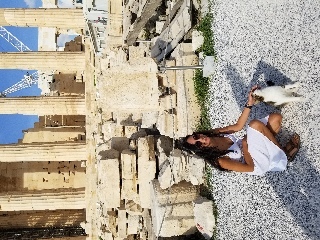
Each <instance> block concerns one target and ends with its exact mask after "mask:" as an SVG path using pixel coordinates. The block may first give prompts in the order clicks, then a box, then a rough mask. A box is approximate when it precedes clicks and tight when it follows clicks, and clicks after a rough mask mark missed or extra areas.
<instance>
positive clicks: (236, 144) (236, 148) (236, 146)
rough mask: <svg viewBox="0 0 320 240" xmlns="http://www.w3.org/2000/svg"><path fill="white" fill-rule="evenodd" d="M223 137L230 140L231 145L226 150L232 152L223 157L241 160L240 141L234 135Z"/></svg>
mask: <svg viewBox="0 0 320 240" xmlns="http://www.w3.org/2000/svg"><path fill="white" fill-rule="evenodd" d="M224 137H227V138H229V139H231V141H232V142H233V144H232V145H231V146H230V147H229V148H228V150H232V151H233V152H229V153H227V154H226V155H225V156H228V157H229V158H232V159H236V160H242V159H241V158H242V156H243V155H242V139H241V138H237V137H236V136H235V135H234V134H225V135H224Z"/></svg>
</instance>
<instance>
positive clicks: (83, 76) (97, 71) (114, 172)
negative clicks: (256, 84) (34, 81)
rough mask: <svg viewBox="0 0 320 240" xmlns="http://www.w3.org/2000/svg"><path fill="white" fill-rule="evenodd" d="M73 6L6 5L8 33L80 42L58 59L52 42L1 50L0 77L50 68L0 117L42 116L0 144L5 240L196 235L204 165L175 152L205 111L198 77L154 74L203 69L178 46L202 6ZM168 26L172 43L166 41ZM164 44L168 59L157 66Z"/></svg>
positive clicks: (0, 101)
mask: <svg viewBox="0 0 320 240" xmlns="http://www.w3.org/2000/svg"><path fill="white" fill-rule="evenodd" d="M54 2H55V1H53V3H51V5H50V6H52V4H53V5H54ZM182 2H184V3H183V4H182ZM175 4H176V5H175ZM75 7H76V8H70V9H63V8H52V7H49V8H45V4H44V8H39V9H0V25H3V26H35V27H39V32H41V31H42V32H43V33H45V32H47V33H49V32H51V33H53V34H51V35H50V34H48V35H47V36H52V35H53V36H54V37H55V36H58V35H59V34H61V33H64V32H66V31H69V30H73V31H74V32H76V33H78V34H79V37H77V38H76V39H75V40H73V41H71V42H69V43H66V45H65V48H64V49H63V51H57V50H55V49H53V48H52V45H53V44H51V45H50V44H48V43H46V44H47V45H44V44H42V45H39V51H37V52H18V53H16V52H12V53H11V52H10V53H9V52H8V53H0V54H1V58H0V59H1V60H0V68H2V69H24V70H30V69H31V70H39V71H42V72H46V71H52V70H54V72H53V73H52V77H50V78H49V80H48V82H46V83H43V82H42V83H41V84H43V85H47V89H48V91H47V92H44V93H42V95H41V96H34V97H3V98H0V105H1V106H0V113H1V114H15V113H19V114H32V115H38V116H39V121H38V122H36V123H35V125H34V128H31V129H26V130H25V131H24V137H23V139H21V140H19V142H18V143H16V144H7V145H1V146H0V156H1V163H0V169H1V180H2V184H1V194H0V209H1V211H0V229H2V230H3V234H8V235H3V236H7V237H8V236H13V235H14V233H13V232H12V231H11V230H12V229H17V230H16V232H19V231H21V229H29V230H27V232H28V231H29V232H28V233H31V232H32V231H33V230H34V231H36V230H37V231H39V233H38V235H37V236H40V235H41V229H42V230H48V229H51V230H50V231H51V232H52V235H51V236H58V235H59V234H57V232H55V231H54V230H53V229H56V228H58V229H59V228H61V229H64V230H65V231H69V232H72V231H73V233H74V236H75V237H74V238H73V237H64V238H62V239H77V240H81V239H95V240H96V239H106V240H109V239H110V240H113V239H158V238H161V237H173V236H179V235H188V234H192V233H194V232H196V231H197V227H198V226H197V224H196V222H195V216H194V204H195V203H197V204H198V205H199V204H200V205H201V204H202V202H201V201H199V185H200V184H202V183H203V173H204V167H205V165H204V162H203V161H202V160H201V159H198V158H194V157H190V156H187V155H185V154H184V153H183V152H181V151H180V150H174V149H173V140H174V139H177V138H179V137H182V136H185V135H186V134H190V133H192V131H193V130H194V129H195V127H196V124H197V121H198V116H199V115H200V114H199V112H200V109H199V107H198V105H197V104H196V101H195V99H194V89H193V80H192V77H193V74H194V71H193V70H192V69H186V70H184V71H166V72H162V71H159V65H160V64H165V65H166V66H189V65H198V57H197V55H196V54H195V53H194V51H192V44H191V43H190V42H189V43H184V42H181V39H182V38H183V36H184V35H185V34H186V33H187V32H188V31H189V30H190V28H191V25H192V24H191V22H192V20H191V19H190V18H191V15H190V14H186V13H190V12H191V11H192V8H193V7H195V5H194V4H193V3H192V1H173V2H169V1H154V3H153V4H148V1H134V0H132V1H131V0H130V1H123V2H122V1H118V0H109V1H108V4H107V5H103V4H101V6H100V7H101V8H99V4H98V1H96V5H95V6H93V5H92V3H91V1H89V0H88V1H86V4H83V5H81V4H80V6H79V4H78V5H76V6H75ZM88 9H90V13H88V12H87V11H88ZM171 9H174V11H175V14H174V15H175V16H176V18H175V17H174V16H171V15H170V14H169V13H170V10H171ZM95 13H96V14H95ZM100 13H101V14H102V15H103V13H107V16H108V19H107V20H105V19H104V18H102V17H100V16H102V15H100V16H99V14H100ZM90 14H91V15H90ZM59 16H61V17H59ZM143 16H145V17H146V16H148V18H143ZM170 16H171V17H172V19H170ZM66 17H67V19H66ZM150 19H151V20H152V21H149V20H150ZM147 20H148V21H147ZM181 21H183V22H184V24H183V26H184V27H183V31H182V32H181V26H180V25H179V24H181ZM146 26H148V27H146ZM52 29H54V30H52ZM169 30H170V31H171V35H170V37H169V38H170V41H169V40H166V39H167V38H166V37H163V38H161V34H162V35H166V32H168V31H169ZM151 35H152V36H151ZM159 36H160V37H159ZM175 36H179V39H176V38H175ZM50 41H55V39H53V40H52V39H51V40H50ZM159 41H160V42H161V43H162V45H161V47H162V48H159V47H158V50H159V49H160V50H159V51H155V46H158V45H157V44H158V43H159ZM165 41H167V42H165ZM166 44H170V58H169V59H166V61H162V60H164V56H168V55H167V53H163V52H162V51H163V50H164V49H165V48H163V47H165V46H166ZM151 49H153V52H154V53H155V52H156V53H157V57H155V56H152V53H151V52H152V51H151ZM168 53H169V52H168ZM48 63H50V64H48ZM39 86H40V83H39ZM204 204H207V205H205V208H206V209H207V210H208V203H206V202H204ZM209 206H210V203H209ZM211 206H212V204H211ZM207 210H205V211H207ZM209 210H210V207H209ZM211 210H212V209H211ZM198 212H199V210H198ZM209 217H210V216H209ZM19 229H20V230H19ZM35 229H36V230H35ZM39 229H40V230H39ZM2 230H1V231H2ZM48 231H49V230H48ZM0 234H1V233H0ZM10 234H11V235H10ZM69 236H72V234H71V235H69ZM35 239H36V238H35ZM59 239H61V238H59Z"/></svg>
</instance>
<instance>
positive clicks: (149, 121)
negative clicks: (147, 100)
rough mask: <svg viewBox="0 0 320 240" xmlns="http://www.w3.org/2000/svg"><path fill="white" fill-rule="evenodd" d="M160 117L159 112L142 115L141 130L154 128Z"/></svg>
mask: <svg viewBox="0 0 320 240" xmlns="http://www.w3.org/2000/svg"><path fill="white" fill-rule="evenodd" d="M158 116H159V112H158V111H153V112H145V113H142V119H141V128H153V126H154V125H155V124H156V123H157V119H158Z"/></svg>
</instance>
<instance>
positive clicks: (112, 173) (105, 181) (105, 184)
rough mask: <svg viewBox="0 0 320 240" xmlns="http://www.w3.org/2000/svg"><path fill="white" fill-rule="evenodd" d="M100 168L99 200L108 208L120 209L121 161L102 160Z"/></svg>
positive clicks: (114, 159) (98, 164)
mask: <svg viewBox="0 0 320 240" xmlns="http://www.w3.org/2000/svg"><path fill="white" fill-rule="evenodd" d="M97 168H98V183H99V184H98V191H97V195H98V196H97V197H98V199H99V200H100V201H101V202H103V203H104V205H105V206H106V207H107V208H116V207H120V174H119V159H118V158H113V159H106V160H100V161H99V162H98V163H97Z"/></svg>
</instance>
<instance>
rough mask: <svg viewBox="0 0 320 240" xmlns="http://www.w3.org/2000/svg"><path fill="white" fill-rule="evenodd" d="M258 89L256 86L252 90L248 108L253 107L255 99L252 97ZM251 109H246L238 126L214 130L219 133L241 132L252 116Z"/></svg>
mask: <svg viewBox="0 0 320 240" xmlns="http://www.w3.org/2000/svg"><path fill="white" fill-rule="evenodd" d="M257 88H258V86H254V87H252V88H251V90H250V92H249V94H248V102H247V106H253V104H254V101H255V100H254V99H253V97H252V92H253V91H254V90H256V89H257ZM250 111H251V108H248V107H245V108H244V109H243V111H242V113H241V115H240V117H239V118H238V121H237V123H236V124H233V125H229V126H226V127H223V128H216V129H213V130H214V131H216V132H218V133H234V132H238V131H240V130H241V129H242V128H243V127H244V125H245V124H246V122H247V120H248V117H249V114H250Z"/></svg>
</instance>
